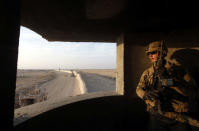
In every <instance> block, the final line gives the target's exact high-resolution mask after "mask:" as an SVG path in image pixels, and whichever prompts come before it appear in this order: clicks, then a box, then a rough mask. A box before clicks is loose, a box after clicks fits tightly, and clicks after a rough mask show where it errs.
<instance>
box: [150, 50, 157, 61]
mask: <svg viewBox="0 0 199 131" xmlns="http://www.w3.org/2000/svg"><path fill="white" fill-rule="evenodd" d="M148 56H149V59H150V61H151V62H152V63H154V62H156V61H157V60H158V51H153V52H149V53H148Z"/></svg>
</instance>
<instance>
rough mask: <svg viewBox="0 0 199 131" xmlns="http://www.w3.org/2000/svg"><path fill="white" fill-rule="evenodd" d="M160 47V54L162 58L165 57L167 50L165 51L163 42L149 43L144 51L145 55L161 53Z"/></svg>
mask: <svg viewBox="0 0 199 131" xmlns="http://www.w3.org/2000/svg"><path fill="white" fill-rule="evenodd" d="M161 45H162V54H163V55H164V56H166V55H167V52H168V49H167V47H166V45H165V43H164V41H153V42H151V43H149V44H148V46H147V48H146V50H145V53H146V54H148V53H149V52H154V51H161Z"/></svg>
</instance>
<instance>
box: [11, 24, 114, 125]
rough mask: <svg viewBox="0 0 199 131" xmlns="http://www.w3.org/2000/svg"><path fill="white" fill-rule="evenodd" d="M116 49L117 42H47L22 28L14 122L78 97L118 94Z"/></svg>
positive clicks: (19, 121)
mask: <svg viewBox="0 0 199 131" xmlns="http://www.w3.org/2000/svg"><path fill="white" fill-rule="evenodd" d="M116 48H117V45H116V43H94V42H48V41H47V40H45V39H43V38H42V37H41V36H40V35H38V34H36V33H35V32H33V31H31V30H29V29H27V28H25V27H21V34H20V44H19V54H18V70H17V82H16V94H15V119H14V124H15V125H16V124H19V123H21V122H22V121H24V120H27V119H28V118H31V117H33V116H35V115H38V114H39V113H41V112H45V111H48V110H51V109H53V108H55V107H59V106H63V105H64V104H68V103H71V102H74V101H75V100H74V99H75V97H78V99H85V98H95V97H100V96H105V95H110V94H117V92H118V90H117V89H116V74H118V73H116V72H117V70H116V54H117V53H116V52H117V50H116ZM87 94H90V95H88V97H85V96H86V95H87ZM82 96H84V97H82ZM66 100H67V102H66V103H65V102H64V101H66ZM36 103H37V104H36ZM39 103H40V104H42V106H39ZM50 105H54V107H52V106H51V107H50ZM30 109H31V110H30Z"/></svg>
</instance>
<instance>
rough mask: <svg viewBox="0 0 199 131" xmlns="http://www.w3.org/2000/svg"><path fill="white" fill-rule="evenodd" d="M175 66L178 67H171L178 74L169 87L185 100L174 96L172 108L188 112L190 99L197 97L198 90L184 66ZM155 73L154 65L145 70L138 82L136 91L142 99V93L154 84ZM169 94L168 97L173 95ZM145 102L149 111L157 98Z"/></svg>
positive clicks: (180, 111)
mask: <svg viewBox="0 0 199 131" xmlns="http://www.w3.org/2000/svg"><path fill="white" fill-rule="evenodd" d="M171 68H173V67H171ZM174 68H176V69H171V70H172V72H173V74H174V75H175V74H177V75H175V76H172V77H174V78H173V80H174V85H173V86H171V87H168V88H171V90H173V92H175V94H177V95H178V96H179V97H182V99H184V100H182V99H180V98H179V97H178V98H175V96H173V97H174V98H173V99H172V98H171V99H172V101H171V104H172V108H173V111H175V112H179V113H182V112H184V113H186V112H188V110H189V109H188V108H189V107H188V104H189V101H190V100H194V99H197V92H198V91H197V88H196V86H195V82H194V81H193V79H191V77H190V75H189V74H188V73H187V72H186V71H185V70H183V68H181V67H174ZM168 70H170V69H168ZM177 72H178V73H177ZM153 74H154V69H153V67H150V68H148V69H147V70H145V71H144V72H143V74H142V76H141V78H140V82H139V83H138V86H137V89H136V92H137V94H138V96H140V97H141V98H142V99H143V97H142V95H140V94H142V93H144V92H145V90H146V89H147V88H150V85H151V84H152V81H153ZM169 95H170V94H168V97H172V96H169ZM145 102H146V104H147V111H150V109H151V108H153V106H155V100H145ZM149 102H150V103H151V104H150V103H149Z"/></svg>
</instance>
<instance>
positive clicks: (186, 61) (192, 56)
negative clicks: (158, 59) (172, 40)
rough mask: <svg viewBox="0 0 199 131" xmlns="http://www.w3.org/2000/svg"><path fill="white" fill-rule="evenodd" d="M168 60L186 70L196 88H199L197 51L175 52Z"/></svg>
mask: <svg viewBox="0 0 199 131" xmlns="http://www.w3.org/2000/svg"><path fill="white" fill-rule="evenodd" d="M170 59H171V60H174V59H175V60H176V61H177V62H178V63H179V64H180V65H182V66H183V67H184V68H186V69H187V70H188V71H189V72H190V74H191V76H192V77H193V78H194V79H195V81H196V84H197V87H198V86H199V61H198V60H199V50H197V49H189V48H187V49H181V50H177V51H175V52H174V53H173V54H172V55H171V57H170Z"/></svg>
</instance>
